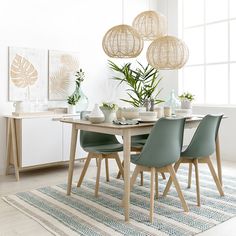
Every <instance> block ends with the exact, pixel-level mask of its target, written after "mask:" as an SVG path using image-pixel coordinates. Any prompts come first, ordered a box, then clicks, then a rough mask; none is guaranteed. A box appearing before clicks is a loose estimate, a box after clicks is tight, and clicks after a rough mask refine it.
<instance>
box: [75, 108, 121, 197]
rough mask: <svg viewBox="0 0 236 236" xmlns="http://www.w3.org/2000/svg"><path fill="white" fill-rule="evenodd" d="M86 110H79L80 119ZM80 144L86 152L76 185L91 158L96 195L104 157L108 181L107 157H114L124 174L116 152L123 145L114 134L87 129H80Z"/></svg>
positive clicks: (83, 174) (81, 179)
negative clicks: (92, 160) (95, 171)
mask: <svg viewBox="0 0 236 236" xmlns="http://www.w3.org/2000/svg"><path fill="white" fill-rule="evenodd" d="M85 114H88V112H81V119H84V117H85ZM80 145H81V147H82V148H83V150H84V151H86V152H88V156H87V158H86V161H85V164H84V168H83V170H82V172H81V175H80V178H79V181H78V184H77V187H80V186H81V184H82V182H83V179H84V176H85V174H86V172H87V169H88V166H89V163H90V161H91V159H92V158H96V161H97V178H96V187H95V196H96V197H97V196H98V190H99V179H100V173H101V162H102V160H103V159H105V165H106V180H107V181H109V167H108V159H115V160H116V163H117V166H118V169H119V170H120V172H121V175H122V176H124V171H123V166H122V164H121V161H120V158H119V155H118V152H121V151H123V145H122V144H121V143H119V142H118V140H117V138H116V136H115V135H111V134H103V133H96V132H89V131H83V130H81V131H80Z"/></svg>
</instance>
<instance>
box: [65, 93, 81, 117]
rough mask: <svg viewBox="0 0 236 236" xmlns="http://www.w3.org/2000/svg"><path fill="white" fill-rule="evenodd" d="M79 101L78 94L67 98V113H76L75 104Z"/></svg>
mask: <svg viewBox="0 0 236 236" xmlns="http://www.w3.org/2000/svg"><path fill="white" fill-rule="evenodd" d="M79 99H80V95H79V94H75V93H73V94H72V95H70V96H68V98H67V103H68V110H67V113H69V114H75V113H76V104H77V102H78V101H79Z"/></svg>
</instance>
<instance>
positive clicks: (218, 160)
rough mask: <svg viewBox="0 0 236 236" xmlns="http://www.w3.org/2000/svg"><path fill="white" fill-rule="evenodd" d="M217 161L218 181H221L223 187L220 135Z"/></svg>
mask: <svg viewBox="0 0 236 236" xmlns="http://www.w3.org/2000/svg"><path fill="white" fill-rule="evenodd" d="M216 161H217V170H218V179H219V181H220V184H221V186H223V182H222V166H221V157H220V140H219V134H218V135H217V137H216Z"/></svg>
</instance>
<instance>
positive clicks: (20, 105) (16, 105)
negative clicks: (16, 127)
mask: <svg viewBox="0 0 236 236" xmlns="http://www.w3.org/2000/svg"><path fill="white" fill-rule="evenodd" d="M13 107H14V108H15V112H17V113H20V112H24V104H23V101H15V102H14V103H13Z"/></svg>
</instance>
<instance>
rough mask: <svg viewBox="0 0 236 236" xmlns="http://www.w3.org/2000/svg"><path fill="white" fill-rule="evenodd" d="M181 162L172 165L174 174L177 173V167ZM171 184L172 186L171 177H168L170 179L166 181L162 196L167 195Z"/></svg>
mask: <svg viewBox="0 0 236 236" xmlns="http://www.w3.org/2000/svg"><path fill="white" fill-rule="evenodd" d="M181 161H182V159H179V160H178V161H177V162H176V163H175V165H174V170H175V172H176V173H177V170H178V169H179V166H180V163H181ZM171 184H172V178H171V176H170V178H169V180H168V182H167V184H166V187H165V190H164V192H163V196H166V195H167V193H168V192H169V190H170V186H171Z"/></svg>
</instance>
